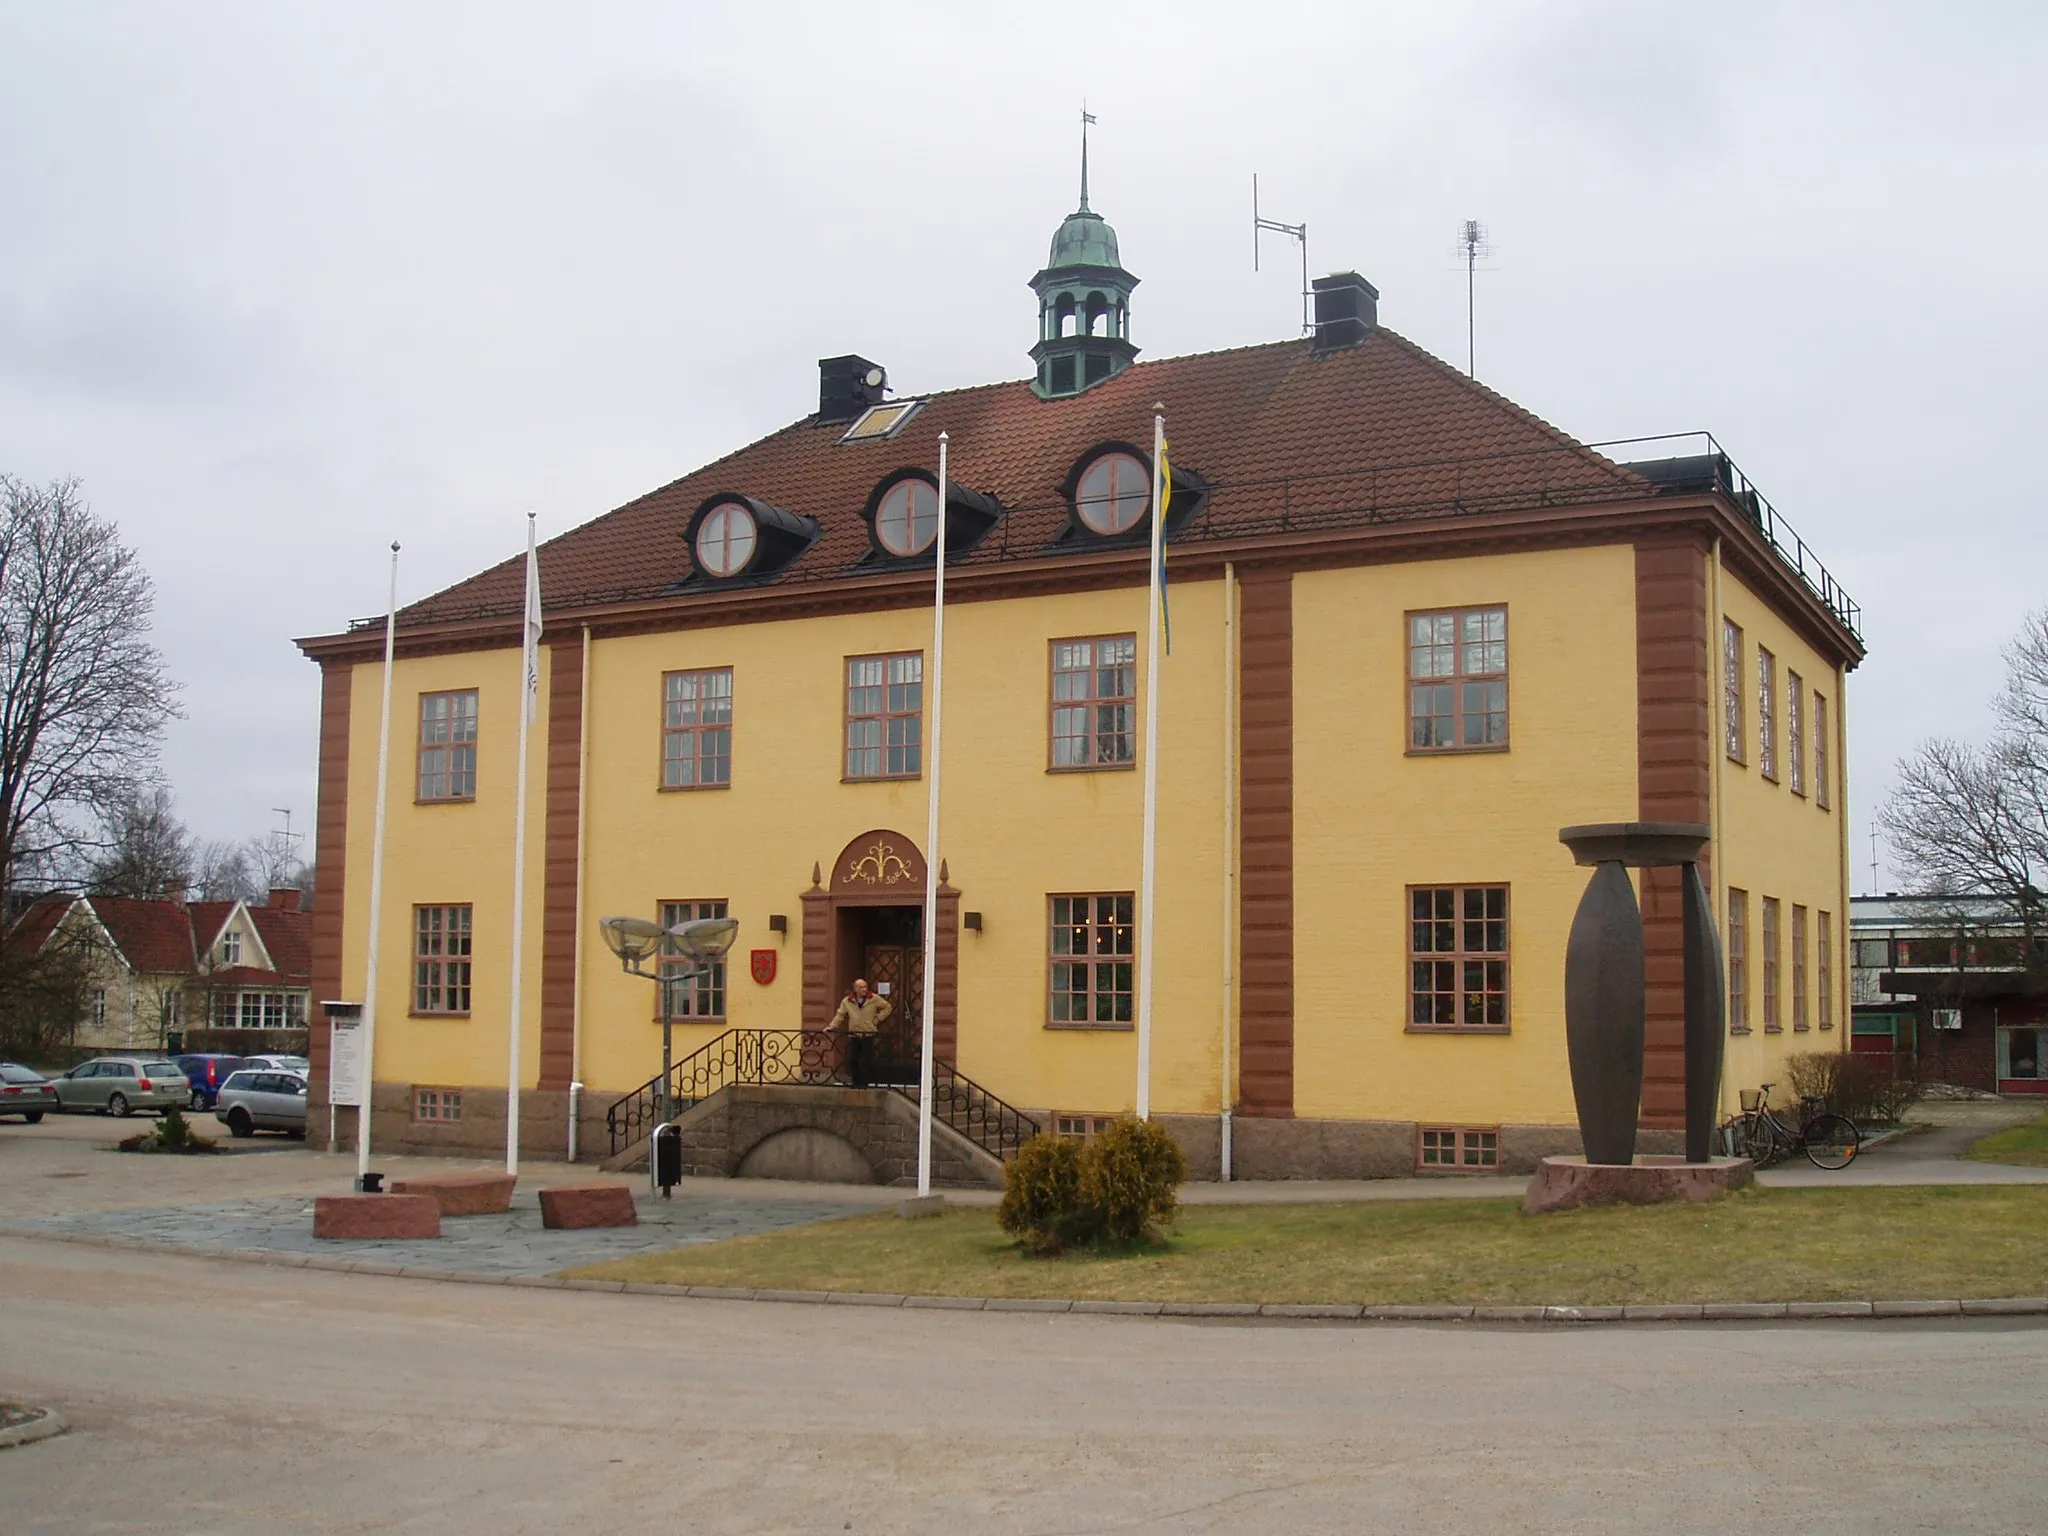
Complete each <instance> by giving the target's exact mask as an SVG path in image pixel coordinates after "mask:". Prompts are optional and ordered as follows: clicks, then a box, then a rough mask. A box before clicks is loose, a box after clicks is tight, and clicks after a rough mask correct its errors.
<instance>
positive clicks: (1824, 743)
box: [1812, 688, 1835, 811]
mask: <svg viewBox="0 0 2048 1536" xmlns="http://www.w3.org/2000/svg"><path fill="white" fill-rule="evenodd" d="M1812 728H1813V803H1814V804H1815V805H1817V806H1819V807H1820V808H1821V809H1822V810H1824V811H1825V810H1830V809H1832V808H1833V800H1834V797H1833V796H1832V795H1831V794H1830V793H1829V792H1828V780H1829V779H1830V778H1831V777H1832V776H1833V774H1834V761H1835V755H1834V753H1833V752H1831V751H1830V750H1829V749H1828V696H1827V695H1826V694H1824V693H1822V692H1821V691H1820V690H1819V689H1818V688H1816V689H1814V690H1813V727H1812Z"/></svg>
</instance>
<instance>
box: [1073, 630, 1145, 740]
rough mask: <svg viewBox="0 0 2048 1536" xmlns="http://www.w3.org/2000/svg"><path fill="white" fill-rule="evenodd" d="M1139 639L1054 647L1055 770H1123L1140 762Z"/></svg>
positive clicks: (1122, 637) (1121, 637)
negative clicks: (1134, 726)
mask: <svg viewBox="0 0 2048 1536" xmlns="http://www.w3.org/2000/svg"><path fill="white" fill-rule="evenodd" d="M1137 709H1138V641H1137V637H1136V636H1135V635H1106V636H1103V637H1101V638H1099V639H1093V640H1055V641H1053V643H1052V765H1053V767H1055V768H1119V767H1126V766H1128V765H1129V764H1130V763H1131V762H1133V761H1134V760H1135V759H1136V757H1137V750H1136V747H1135V745H1134V742H1135V739H1136V738H1135V735H1134V733H1133V731H1132V723H1133V721H1134V719H1135V718H1136V715H1137Z"/></svg>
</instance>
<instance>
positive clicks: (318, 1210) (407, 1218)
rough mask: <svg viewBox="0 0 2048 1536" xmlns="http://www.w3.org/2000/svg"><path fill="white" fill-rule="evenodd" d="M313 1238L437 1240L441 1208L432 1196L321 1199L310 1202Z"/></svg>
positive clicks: (363, 1196) (334, 1197) (369, 1196)
mask: <svg viewBox="0 0 2048 1536" xmlns="http://www.w3.org/2000/svg"><path fill="white" fill-rule="evenodd" d="M313 1235H314V1236H315V1237H355V1238H364V1237H439V1236H440V1235H441V1207H440V1206H438V1205H436V1204H435V1203H434V1197H433V1196H432V1195H321V1196H319V1197H318V1198H317V1199H315V1200H314V1201H313Z"/></svg>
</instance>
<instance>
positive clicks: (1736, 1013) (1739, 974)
mask: <svg viewBox="0 0 2048 1536" xmlns="http://www.w3.org/2000/svg"><path fill="white" fill-rule="evenodd" d="M1728 1027H1729V1028H1730V1029H1735V1030H1740V1031H1742V1032H1743V1033H1745V1034H1747V1033H1748V1032H1749V892H1747V891H1738V890H1737V889H1736V888H1735V887H1734V886H1732V885H1731V886H1729V887H1728Z"/></svg>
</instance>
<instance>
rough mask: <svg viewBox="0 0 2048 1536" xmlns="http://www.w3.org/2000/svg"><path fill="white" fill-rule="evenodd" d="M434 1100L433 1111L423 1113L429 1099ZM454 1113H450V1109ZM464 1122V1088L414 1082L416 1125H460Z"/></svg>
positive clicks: (413, 1115)
mask: <svg viewBox="0 0 2048 1536" xmlns="http://www.w3.org/2000/svg"><path fill="white" fill-rule="evenodd" d="M429 1099H431V1100H432V1101H433V1113H431V1114H425V1113H422V1111H423V1110H425V1109H426V1108H427V1107H428V1106H427V1101H428V1100H429ZM451 1110H452V1111H453V1113H449V1111H451ZM461 1122H462V1090H461V1089H460V1088H443V1087H439V1086H436V1085H432V1084H421V1083H415V1084H413V1089H412V1123H413V1124H414V1125H459V1124H461Z"/></svg>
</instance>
